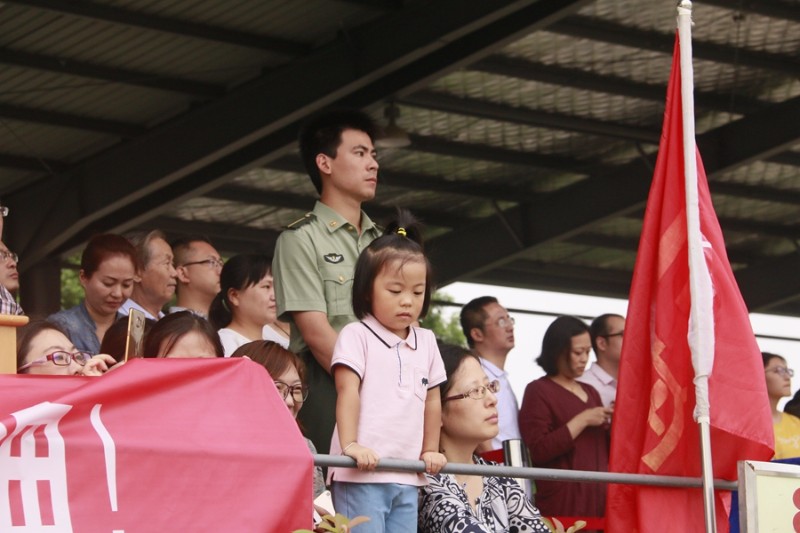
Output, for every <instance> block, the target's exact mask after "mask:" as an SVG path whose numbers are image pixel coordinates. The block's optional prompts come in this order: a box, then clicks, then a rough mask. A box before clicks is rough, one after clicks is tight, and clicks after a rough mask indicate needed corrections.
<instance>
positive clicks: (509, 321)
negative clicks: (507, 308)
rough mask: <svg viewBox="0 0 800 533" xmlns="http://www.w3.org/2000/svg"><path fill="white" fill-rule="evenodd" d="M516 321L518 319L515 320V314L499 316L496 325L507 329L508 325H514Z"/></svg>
mask: <svg viewBox="0 0 800 533" xmlns="http://www.w3.org/2000/svg"><path fill="white" fill-rule="evenodd" d="M516 323H517V321H516V320H514V317H513V316H504V317H501V318H498V319H497V321H496V322H495V325H496V326H497V327H498V328H501V329H505V328H507V327H508V326H513V325H514V324H516Z"/></svg>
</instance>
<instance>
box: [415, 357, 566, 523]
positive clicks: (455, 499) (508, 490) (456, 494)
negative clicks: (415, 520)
mask: <svg viewBox="0 0 800 533" xmlns="http://www.w3.org/2000/svg"><path fill="white" fill-rule="evenodd" d="M439 350H440V352H441V354H442V359H443V361H444V366H445V370H446V372H447V381H445V382H444V383H443V384H442V393H441V394H442V433H441V440H440V448H441V452H442V453H443V454H444V455H445V456H446V457H447V462H448V463H468V464H481V465H483V464H490V463H487V462H486V461H484V460H483V459H481V458H480V457H477V456H476V455H474V452H475V449H476V448H477V447H478V445H479V444H480V443H482V442H484V441H486V440H489V439H491V438H492V437H494V436H495V435H497V432H498V430H499V429H498V425H497V397H496V396H495V393H496V392H497V391H498V390H499V389H498V387H499V384H498V383H497V382H496V381H493V382H489V379H488V378H487V377H486V374H485V373H484V372H483V369H482V368H481V365H480V361H479V360H478V358H477V357H476V356H475V355H474V354H472V353H470V352H469V351H467V350H465V349H464V348H461V347H459V346H452V345H440V346H439ZM427 477H428V481H429V482H430V484H429V485H428V486H426V487H422V489H421V495H420V506H419V532H420V533H434V532H436V533H444V532H447V533H458V532H465V533H466V532H469V533H484V532H487V533H488V532H509V533H511V532H536V531H539V532H549V531H550V530H549V529H548V528H547V526H546V525H545V524H544V522H543V521H542V519H541V515H540V514H539V511H538V510H537V509H536V508H535V507H534V506H533V505H532V504H531V503H530V501H529V500H528V498H527V497H526V495H525V492H524V491H523V490H522V488H521V487H520V486H519V484H518V483H517V482H516V481H515V480H513V479H510V478H504V477H481V476H464V475H454V474H438V475H435V476H427Z"/></svg>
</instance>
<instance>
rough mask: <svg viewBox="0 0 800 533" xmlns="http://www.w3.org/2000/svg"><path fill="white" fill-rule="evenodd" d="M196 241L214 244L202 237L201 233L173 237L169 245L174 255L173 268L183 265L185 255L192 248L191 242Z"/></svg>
mask: <svg viewBox="0 0 800 533" xmlns="http://www.w3.org/2000/svg"><path fill="white" fill-rule="evenodd" d="M196 242H204V243H206V244H208V245H210V246H212V247H213V246H214V245H213V244H211V241H210V240H208V237H204V236H202V235H191V236H188V237H181V238H179V239H175V240H174V241H172V242H171V243H169V245H170V246H171V247H172V255H173V256H175V268H178V267H179V266H181V265H183V263H184V262H186V255H187V254H188V253H189V251H190V250H191V249H192V244H194V243H196Z"/></svg>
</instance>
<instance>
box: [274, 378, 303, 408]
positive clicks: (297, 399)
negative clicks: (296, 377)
mask: <svg viewBox="0 0 800 533" xmlns="http://www.w3.org/2000/svg"><path fill="white" fill-rule="evenodd" d="M274 383H275V388H276V389H278V392H279V393H280V395H281V396H282V397H283V399H284V400H285V399H286V398H287V397H288V396H289V393H290V392H291V393H292V399H293V400H294V403H303V402H304V401H306V398H308V385H287V384H286V383H284V382H283V381H275V382H274Z"/></svg>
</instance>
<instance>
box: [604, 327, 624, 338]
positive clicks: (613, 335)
mask: <svg viewBox="0 0 800 533" xmlns="http://www.w3.org/2000/svg"><path fill="white" fill-rule="evenodd" d="M623 333H625V330H624V329H623V330H621V331H618V332H616V333H609V334H608V335H602V337H605V338H607V339H608V338H611V337H622V334H623Z"/></svg>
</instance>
